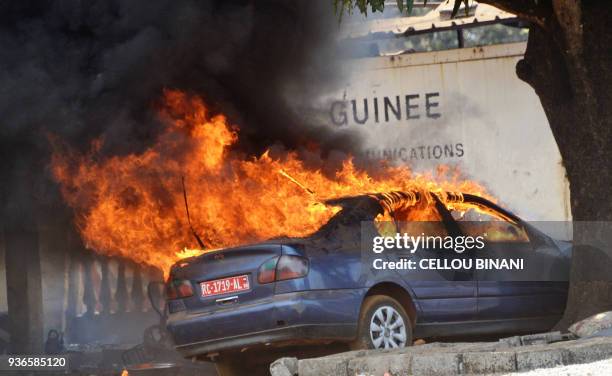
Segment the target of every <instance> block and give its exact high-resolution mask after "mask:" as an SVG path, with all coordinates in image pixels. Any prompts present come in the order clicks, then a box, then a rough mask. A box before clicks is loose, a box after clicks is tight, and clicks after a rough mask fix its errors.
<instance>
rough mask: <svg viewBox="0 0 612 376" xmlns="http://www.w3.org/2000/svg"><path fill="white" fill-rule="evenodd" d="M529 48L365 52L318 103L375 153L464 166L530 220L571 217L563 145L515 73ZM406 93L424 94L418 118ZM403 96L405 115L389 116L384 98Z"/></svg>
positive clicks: (427, 165) (420, 166)
mask: <svg viewBox="0 0 612 376" xmlns="http://www.w3.org/2000/svg"><path fill="white" fill-rule="evenodd" d="M524 51H525V43H514V44H505V45H496V46H486V47H477V48H465V49H456V50H447V51H439V52H427V53H415V54H406V55H399V56H395V57H375V58H365V59H355V60H352V61H349V62H347V63H346V64H345V66H346V72H345V73H346V77H345V79H344V82H343V84H342V85H340V87H339V88H338V91H337V92H334V93H332V94H327V95H323V96H322V98H321V99H320V102H319V103H318V106H319V107H320V108H321V107H322V108H324V109H325V111H326V112H328V113H329V116H328V119H327V120H328V122H329V123H330V126H331V127H333V128H336V129H338V130H348V129H351V130H356V131H358V132H360V133H361V134H362V135H363V136H364V138H365V140H366V145H365V146H366V148H367V150H368V151H367V153H368V155H369V156H370V157H372V158H380V157H383V156H386V157H387V158H389V156H390V159H392V160H393V161H394V162H396V163H404V164H408V165H410V166H412V167H413V168H414V169H415V170H417V171H422V170H428V169H431V168H433V167H435V166H437V165H439V164H450V165H457V166H459V167H460V168H461V170H462V171H463V172H464V173H465V174H466V175H467V176H469V177H470V178H472V179H474V180H477V181H479V182H481V183H483V184H485V185H486V186H487V187H488V188H489V190H490V192H491V193H493V194H494V195H495V196H496V197H497V198H498V200H499V201H498V202H499V203H500V204H502V205H503V206H505V207H507V208H509V209H510V210H512V211H513V212H515V213H516V214H518V215H519V216H522V217H523V218H525V219H528V220H540V221H543V220H559V221H560V220H569V219H571V213H570V209H569V208H570V207H569V188H568V182H567V180H566V178H565V168H564V167H563V165H562V164H561V156H560V154H559V150H558V148H557V145H556V143H555V140H554V138H553V135H552V133H551V130H550V127H549V125H548V122H547V119H546V116H545V114H544V111H543V109H542V106H541V104H540V101H539V99H538V97H537V95H536V94H535V92H534V91H533V89H532V88H531V87H530V86H528V85H527V84H526V83H524V82H522V81H521V80H519V79H518V77H517V76H516V73H515V66H516V63H517V61H518V60H519V59H521V57H522V56H523V54H524ZM428 93H429V95H428ZM406 95H418V96H419V97H418V98H416V97H415V98H411V99H410V105H413V106H416V107H415V108H412V109H411V114H410V115H411V116H416V115H418V116H419V118H418V119H407V114H406V102H405V99H406ZM397 96H399V100H400V107H401V115H400V119H399V120H397V119H396V116H395V114H394V113H393V112H392V111H391V109H390V108H387V114H388V117H389V120H388V121H387V120H386V118H385V106H384V97H387V98H389V100H390V101H391V103H392V104H393V107H395V108H396V104H397V102H396V101H397ZM427 97H429V100H427ZM364 98H367V100H368V106H369V114H368V115H369V118H368V120H367V121H366V122H365V123H364V124H359V123H357V122H356V121H355V119H354V116H353V103H352V100H356V106H355V107H356V109H357V118H358V120H363V119H364V115H365V114H364V102H363V100H364ZM374 98H378V108H379V109H378V122H377V121H376V119H375V114H374V108H373V107H374V106H373V105H374V103H373V102H374ZM334 101H335V102H334ZM340 101H342V102H343V103H340ZM428 103H429V116H428V112H427V107H428ZM396 109H397V108H396ZM345 115H346V118H347V119H346V122H344V119H345V118H344V116H345ZM437 115H439V116H437ZM334 122H335V123H336V124H333V123H334ZM340 123H342V124H340ZM344 123H346V124H344ZM339 124H340V125H339ZM428 147H429V152H428ZM385 151H386V152H385ZM385 153H386V154H385Z"/></svg>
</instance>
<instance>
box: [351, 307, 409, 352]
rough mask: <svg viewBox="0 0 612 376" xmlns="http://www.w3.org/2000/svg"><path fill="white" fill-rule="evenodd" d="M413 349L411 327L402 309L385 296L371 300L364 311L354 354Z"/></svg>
mask: <svg viewBox="0 0 612 376" xmlns="http://www.w3.org/2000/svg"><path fill="white" fill-rule="evenodd" d="M410 345H412V324H411V321H410V317H409V316H408V314H406V311H405V310H404V308H403V307H402V305H401V304H400V303H399V302H398V301H397V300H395V299H393V298H391V297H388V296H385V295H372V296H368V297H367V298H366V299H365V300H364V302H363V305H362V307H361V313H360V315H359V330H358V334H357V339H356V340H355V341H353V342H352V343H351V344H350V347H351V349H352V350H361V349H394V348H402V347H406V346H410Z"/></svg>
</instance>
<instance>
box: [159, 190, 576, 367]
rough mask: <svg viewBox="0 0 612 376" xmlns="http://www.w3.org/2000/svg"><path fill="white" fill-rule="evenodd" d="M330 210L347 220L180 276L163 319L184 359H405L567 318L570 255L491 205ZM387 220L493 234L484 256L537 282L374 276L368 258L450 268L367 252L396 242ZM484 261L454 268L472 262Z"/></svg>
mask: <svg viewBox="0 0 612 376" xmlns="http://www.w3.org/2000/svg"><path fill="white" fill-rule="evenodd" d="M329 204H331V205H337V206H340V207H341V208H342V209H341V210H340V211H339V212H338V213H337V214H336V215H335V216H334V217H332V218H331V219H330V221H329V222H328V223H327V224H325V225H324V226H322V227H321V229H319V230H318V231H317V232H316V233H314V234H313V235H311V236H309V237H306V238H298V239H296V238H279V239H275V240H270V241H268V242H265V243H261V244H255V245H247V246H241V247H236V248H231V249H224V250H219V251H214V252H209V253H206V254H204V255H201V256H199V257H195V258H192V259H188V260H183V261H181V262H178V263H177V264H176V265H174V266H173V267H172V269H171V273H170V277H169V279H168V282H167V285H166V291H167V305H166V309H167V314H168V317H167V328H168V330H169V331H170V333H171V334H172V337H173V339H174V343H175V346H176V348H177V350H178V351H179V352H181V353H182V354H183V355H184V356H185V357H196V356H197V357H205V356H209V357H210V358H218V359H223V355H224V354H235V353H236V352H237V351H240V352H245V351H246V352H247V353H249V354H250V353H256V352H257V351H258V350H257V349H261V348H266V349H270V348H289V347H291V346H296V345H313V344H314V345H317V344H333V343H343V344H347V345H348V346H349V347H350V348H351V349H387V348H399V347H404V346H410V345H411V344H412V343H413V341H414V339H415V338H443V337H457V336H461V337H463V336H468V335H501V334H505V333H519V332H537V331H546V330H549V329H550V328H551V327H552V326H554V324H555V323H556V322H557V321H558V320H559V319H560V317H561V315H562V314H563V311H564V308H565V303H566V298H567V288H568V282H567V276H568V273H569V260H570V256H571V244H570V243H568V242H562V241H558V240H553V239H551V238H549V237H548V236H546V235H545V234H543V233H542V232H540V231H539V230H537V229H536V228H534V227H533V226H531V225H530V224H528V223H526V222H524V221H522V220H521V219H520V218H518V217H516V216H515V215H513V214H512V213H510V212H508V211H506V210H504V209H502V208H501V207H499V206H498V205H496V204H494V203H492V202H490V201H488V200H486V199H483V198H481V197H478V196H474V195H470V194H462V193H450V192H445V194H444V195H442V194H441V193H431V192H389V193H386V194H370V195H362V196H357V197H348V198H341V199H338V200H334V201H330V202H329ZM424 213H425V214H424ZM381 217H382V218H388V219H390V220H391V222H387V224H390V225H391V226H400V225H401V224H402V223H416V221H417V220H418V221H428V222H427V223H429V226H428V227H427V233H428V234H429V233H435V234H444V235H446V236H455V237H456V236H465V235H469V234H473V235H475V234H476V233H484V232H486V233H488V234H489V238H488V239H487V240H486V242H485V244H484V245H485V248H486V251H487V252H488V253H487V255H492V254H493V255H494V254H498V255H502V256H503V255H505V254H507V255H510V256H511V257H514V258H516V257H518V256H521V255H524V256H526V257H527V261H526V262H535V263H537V265H538V266H537V268H538V271H537V274H538V278H533V273H532V274H526V275H524V276H522V277H521V276H519V277H515V278H512V277H511V278H505V277H504V278H500V277H499V276H500V275H501V274H503V273H501V272H499V271H496V270H475V269H474V268H470V269H446V268H444V269H433V270H427V271H425V270H420V271H409V270H408V271H406V270H404V271H402V270H397V269H391V270H382V271H381V270H377V268H373V267H372V265H373V264H372V263H371V260H372V259H371V257H376V258H379V260H378V263H377V264H378V265H380V264H381V260H380V258H381V257H382V258H383V260H384V261H385V262H387V264H388V263H392V262H395V263H396V264H397V261H401V260H402V259H412V260H415V261H419V260H420V259H427V260H430V261H431V259H436V258H437V259H439V260H440V261H443V262H445V261H444V259H445V258H448V256H441V253H440V252H436V251H435V250H434V249H427V247H421V248H422V249H419V250H418V251H417V252H412V253H409V252H406V253H401V252H384V253H380V254H375V253H372V252H368V251H367V249H366V250H364V249H363V248H364V247H363V245H364V236H366V237H367V236H368V235H364V234H367V233H368V231H369V230H368V229H370V230H372V231H373V234H375V235H376V234H380V233H381V231H389V226H388V225H386V227H385V226H380V223H379V222H376V220H378V219H380V218H381ZM364 226H365V227H364ZM368 226H369V227H368ZM487 226H490V227H491V226H492V227H491V228H487ZM392 230H393V231H397V232H401V231H402V230H401V229H400V228H399V227H395V228H392ZM424 233H425V232H423V233H422V234H424ZM491 234H495V236H491ZM370 240H371V239H370ZM368 241H369V240H368ZM366 243H367V242H366ZM479 252H481V251H478V252H474V251H466V252H462V253H453V258H460V259H462V260H464V261H465V260H472V261H473V260H475V259H478V258H480V257H481V256H480V255H481V254H482V253H479ZM533 255H539V256H538V257H539V258H537V257H536V259H534V258H533ZM521 257H522V256H521ZM529 257H531V258H529ZM529 260H532V261H529ZM533 260H535V261H533ZM542 260H544V261H542ZM434 261H435V260H434ZM437 264H438V265H439V264H440V263H437ZM472 265H473V264H472ZM542 265H548V266H550V268H549V269H546V268H545V267H542ZM549 272H550V273H552V274H550V275H549ZM500 273H501V274H500ZM553 274H554V275H553ZM266 351H268V350H266ZM232 359H233V361H234V362H235V361H236V359H237V358H232ZM228 374H229V373H228Z"/></svg>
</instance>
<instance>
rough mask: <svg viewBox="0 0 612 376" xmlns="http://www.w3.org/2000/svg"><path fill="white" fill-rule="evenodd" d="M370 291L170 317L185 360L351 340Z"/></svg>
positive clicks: (285, 298) (299, 296) (282, 297)
mask: <svg viewBox="0 0 612 376" xmlns="http://www.w3.org/2000/svg"><path fill="white" fill-rule="evenodd" d="M363 294H364V291H363V290H360V289H357V290H354V289H339V290H312V291H301V292H293V293H286V294H277V295H274V296H273V297H270V298H268V299H264V300H261V301H258V302H256V303H243V304H238V305H234V306H228V307H219V308H218V309H217V310H215V311H211V312H200V313H189V312H180V313H177V314H173V315H170V317H169V318H168V322H167V327H168V330H169V331H170V333H171V334H172V336H173V338H174V342H175V346H176V348H177V350H178V351H179V352H181V353H182V354H183V355H184V356H186V357H189V356H195V355H203V354H207V353H211V352H219V351H227V350H233V349H242V348H245V347H253V346H258V345H267V344H278V343H281V342H283V343H288V344H296V345H297V344H302V343H315V342H326V341H349V340H351V339H353V338H354V337H355V335H356V333H357V321H358V316H359V308H360V305H361V299H362V297H363Z"/></svg>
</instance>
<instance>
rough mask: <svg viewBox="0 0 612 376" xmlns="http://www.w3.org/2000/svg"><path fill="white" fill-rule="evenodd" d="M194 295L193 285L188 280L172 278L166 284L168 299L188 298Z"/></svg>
mask: <svg viewBox="0 0 612 376" xmlns="http://www.w3.org/2000/svg"><path fill="white" fill-rule="evenodd" d="M192 295H193V286H191V282H189V281H187V280H178V279H175V280H172V281H169V282H168V283H167V284H166V299H168V300H172V299H180V298H188V297H190V296H192Z"/></svg>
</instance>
